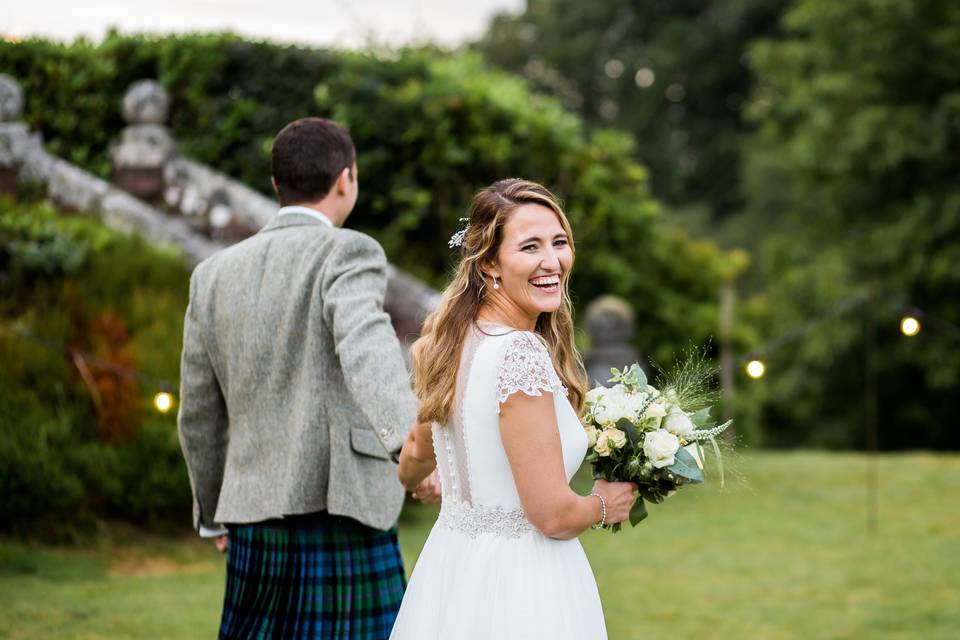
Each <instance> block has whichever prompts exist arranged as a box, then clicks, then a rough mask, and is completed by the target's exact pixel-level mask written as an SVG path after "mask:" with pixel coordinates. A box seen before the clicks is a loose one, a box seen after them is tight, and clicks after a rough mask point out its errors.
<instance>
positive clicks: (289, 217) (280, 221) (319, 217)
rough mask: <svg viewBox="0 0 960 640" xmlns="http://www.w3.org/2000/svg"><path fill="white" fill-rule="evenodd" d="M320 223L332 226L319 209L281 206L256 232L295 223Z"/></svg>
mask: <svg viewBox="0 0 960 640" xmlns="http://www.w3.org/2000/svg"><path fill="white" fill-rule="evenodd" d="M305 224H310V225H321V226H324V227H329V228H331V229H332V228H334V226H333V223H332V222H330V219H329V218H327V217H326V216H324V215H323V214H322V213H320V212H319V211H315V210H313V209H308V208H307V207H283V208H281V209H280V210H279V211H278V212H277V213H276V215H274V216H273V217H272V218H270V220H269V221H268V222H267V224H265V225H264V226H263V228H262V229H260V231H259V232H258V233H263V232H264V231H272V230H273V229H282V228H283V227H292V226H296V225H305Z"/></svg>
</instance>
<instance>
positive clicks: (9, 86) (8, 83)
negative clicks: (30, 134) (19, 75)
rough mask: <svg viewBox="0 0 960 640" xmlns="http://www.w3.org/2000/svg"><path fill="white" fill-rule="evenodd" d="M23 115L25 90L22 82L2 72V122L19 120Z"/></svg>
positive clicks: (0, 100)
mask: <svg viewBox="0 0 960 640" xmlns="http://www.w3.org/2000/svg"><path fill="white" fill-rule="evenodd" d="M21 115H23V91H21V89H20V83H19V82H17V81H16V80H14V79H13V78H11V77H10V76H8V75H7V74H5V73H0V122H12V121H14V120H19V119H20V116H21Z"/></svg>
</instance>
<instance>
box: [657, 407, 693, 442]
mask: <svg viewBox="0 0 960 640" xmlns="http://www.w3.org/2000/svg"><path fill="white" fill-rule="evenodd" d="M663 428H664V429H666V430H667V431H669V432H670V433H672V434H674V435H677V436H680V437H681V438H686V437H687V436H689V435H690V434H691V433H693V432H694V430H695V429H696V427H695V426H694V424H693V421H692V420H690V417H689V416H688V415H687V414H686V413H684V412H683V411H682V410H681V409H680V407H677V406H674V407H671V408H670V413H668V414H667V419H666V420H665V421H664V423H663Z"/></svg>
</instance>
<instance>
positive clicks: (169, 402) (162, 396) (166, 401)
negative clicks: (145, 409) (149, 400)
mask: <svg viewBox="0 0 960 640" xmlns="http://www.w3.org/2000/svg"><path fill="white" fill-rule="evenodd" d="M153 406H155V407H156V408H157V411H159V412H160V413H168V412H169V411H170V409H172V408H173V396H172V395H170V394H169V393H167V392H166V391H161V392H160V393H158V394H157V395H156V396H154V398H153Z"/></svg>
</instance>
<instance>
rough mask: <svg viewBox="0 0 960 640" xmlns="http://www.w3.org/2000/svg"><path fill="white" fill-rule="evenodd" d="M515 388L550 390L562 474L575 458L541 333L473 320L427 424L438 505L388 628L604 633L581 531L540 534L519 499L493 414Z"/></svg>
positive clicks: (567, 408)
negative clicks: (446, 406) (576, 535)
mask: <svg viewBox="0 0 960 640" xmlns="http://www.w3.org/2000/svg"><path fill="white" fill-rule="evenodd" d="M515 393H524V394H527V395H531V396H540V395H543V394H547V393H549V394H552V395H553V400H554V408H555V410H556V422H557V428H558V431H559V433H560V440H561V445H562V450H563V462H564V468H565V471H566V476H567V481H568V482H569V480H570V478H572V477H573V474H574V473H576V471H577V469H578V468H579V467H580V465H581V463H582V462H583V457H584V454H585V453H586V446H587V442H586V435H585V433H584V430H583V427H582V426H581V425H580V421H579V419H578V418H577V415H576V413H575V411H574V409H573V407H572V406H571V405H570V402H569V401H568V400H567V390H566V389H565V388H564V386H563V384H562V383H561V381H560V377H559V376H558V375H557V372H556V370H555V369H554V366H553V363H552V361H551V359H550V354H549V351H548V350H547V347H546V346H545V345H544V343H543V341H542V340H541V338H540V337H539V336H537V335H536V334H535V333H531V332H526V331H516V330H511V329H508V328H505V327H499V326H496V325H486V324H484V325H482V326H473V327H471V329H470V330H469V331H468V334H467V338H466V340H465V341H464V347H463V351H462V353H461V358H460V367H459V370H458V374H457V388H456V393H455V398H454V407H453V411H452V412H451V417H450V420H449V422H448V424H446V425H437V424H434V425H433V438H434V450H435V451H436V455H437V470H438V473H439V475H440V482H441V487H442V495H443V502H442V506H441V509H440V515H439V517H438V518H437V522H436V524H435V525H434V528H433V530H432V531H431V533H430V536H429V538H428V539H427V542H426V543H425V544H424V547H423V550H422V551H421V554H420V557H419V559H418V560H417V564H416V567H415V568H414V571H413V574H412V576H411V578H410V584H409V586H408V588H407V592H406V595H405V596H404V599H403V604H402V606H401V609H400V614H399V616H398V618H397V622H396V625H395V626H394V629H393V634H392V635H391V636H390V637H391V638H392V639H395V640H405V639H416V640H431V639H440V638H456V639H458V640H459V639H465V640H471V639H474V638H476V639H479V638H484V639H487V638H490V639H493V638H497V639H499V638H524V639H526V638H550V639H551V640H553V639H560V640H562V639H565V638H569V639H570V640H574V639H576V640H592V639H602V638H606V631H605V627H604V622H603V611H602V609H601V606H600V598H599V595H598V593H597V587H596V581H595V580H594V577H593V572H592V571H591V569H590V565H589V563H588V562H587V559H586V556H585V555H584V553H583V549H582V547H581V546H580V543H579V541H578V540H576V539H574V540H554V539H551V538H547V537H546V536H544V535H543V534H542V533H540V532H539V531H538V530H537V528H536V527H534V526H533V524H531V523H530V521H529V520H528V519H527V517H526V515H525V514H524V512H523V508H522V507H521V504H520V497H519V495H518V494H517V489H516V485H515V483H514V479H513V473H512V471H511V468H510V464H509V461H508V460H507V457H506V453H505V452H504V450H503V443H502V442H501V439H500V422H499V413H500V405H501V404H502V403H503V402H505V401H506V400H507V399H508V398H509V397H510V396H511V395H513V394H515ZM551 418H552V416H544V419H545V420H546V419H551Z"/></svg>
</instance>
